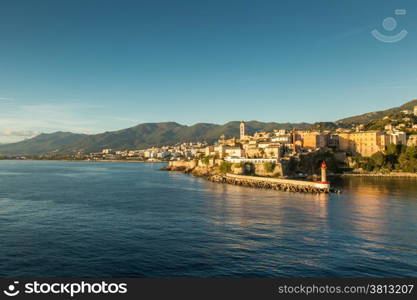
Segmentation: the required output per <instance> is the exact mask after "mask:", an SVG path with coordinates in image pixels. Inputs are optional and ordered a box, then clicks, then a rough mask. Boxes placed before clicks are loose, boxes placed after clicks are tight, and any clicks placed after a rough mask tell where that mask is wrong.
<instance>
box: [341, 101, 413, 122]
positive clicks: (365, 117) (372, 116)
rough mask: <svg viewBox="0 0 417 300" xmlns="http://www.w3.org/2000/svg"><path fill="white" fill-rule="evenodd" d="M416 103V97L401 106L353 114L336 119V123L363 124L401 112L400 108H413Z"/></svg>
mask: <svg viewBox="0 0 417 300" xmlns="http://www.w3.org/2000/svg"><path fill="white" fill-rule="evenodd" d="M415 105H417V99H416V100H412V101H409V102H407V103H405V104H403V105H401V106H397V107H393V108H390V109H386V110H381V111H374V112H370V113H366V114H362V115H358V116H353V117H349V118H345V119H341V120H338V121H337V122H336V123H342V124H363V123H366V122H369V121H372V120H376V119H381V118H383V117H386V116H390V115H393V114H396V113H399V112H401V111H402V110H413V108H414V106H415Z"/></svg>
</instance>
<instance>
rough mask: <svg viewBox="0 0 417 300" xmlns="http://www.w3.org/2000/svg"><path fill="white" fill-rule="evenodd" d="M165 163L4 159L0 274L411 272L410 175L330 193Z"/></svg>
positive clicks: (413, 207) (414, 191) (415, 239)
mask: <svg viewBox="0 0 417 300" xmlns="http://www.w3.org/2000/svg"><path fill="white" fill-rule="evenodd" d="M160 167H161V165H160V164H137V163H86V162H31V161H0V276H1V277H17V276H38V277H41V276H42V277H43V276H50V277H55V276H62V277H67V276H68V277H69V276H74V277H80V276H83V277H90V276H98V277H173V276H181V277H188V276H189V277H282V276H285V277H294V276H297V277H312V276H314V277H316V276H319V277H353V276H355V277H368V276H377V277H388V276H390V277H407V276H414V277H416V276H417V226H416V225H417V180H416V179H374V178H351V179H346V180H343V181H341V182H339V183H338V184H340V185H341V186H342V188H343V193H342V194H340V195H330V196H329V195H310V194H299V193H287V192H278V191H269V190H257V189H251V188H247V187H238V186H232V185H222V184H217V183H211V182H208V181H206V180H204V179H201V178H195V177H192V176H188V175H184V174H180V173H169V172H162V171H159V170H158V169H159V168H160Z"/></svg>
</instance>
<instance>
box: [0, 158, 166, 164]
mask: <svg viewBox="0 0 417 300" xmlns="http://www.w3.org/2000/svg"><path fill="white" fill-rule="evenodd" d="M0 161H65V162H91V163H95V162H122V163H148V164H155V163H156V164H161V163H169V162H168V161H163V160H161V161H143V160H117V159H96V160H85V159H80V160H76V159H0Z"/></svg>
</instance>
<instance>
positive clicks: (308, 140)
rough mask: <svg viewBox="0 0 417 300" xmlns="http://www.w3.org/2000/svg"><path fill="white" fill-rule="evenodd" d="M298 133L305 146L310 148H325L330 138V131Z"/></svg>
mask: <svg viewBox="0 0 417 300" xmlns="http://www.w3.org/2000/svg"><path fill="white" fill-rule="evenodd" d="M298 135H299V136H300V139H301V141H302V145H303V147H304V148H308V149H317V148H324V147H326V146H327V142H328V140H329V139H330V134H329V133H322V132H299V133H298Z"/></svg>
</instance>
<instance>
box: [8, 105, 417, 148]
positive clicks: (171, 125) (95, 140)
mask: <svg viewBox="0 0 417 300" xmlns="http://www.w3.org/2000/svg"><path fill="white" fill-rule="evenodd" d="M414 105H417V100H413V101H410V102H407V103H405V104H404V105H401V106H398V107H394V108H391V109H387V110H384V111H376V112H371V113H366V114H362V115H358V116H353V117H349V118H345V119H341V120H338V121H335V122H318V123H314V124H309V123H275V122H267V123H265V122H258V121H249V122H246V130H247V133H248V134H253V133H255V132H256V131H272V130H273V129H334V128H336V127H338V126H343V127H347V126H351V125H352V124H357V123H366V122H369V121H371V120H375V119H379V118H383V117H385V116H388V115H391V114H394V113H397V112H400V111H402V110H406V109H407V110H412V109H413V107H414ZM239 124H240V122H239V121H232V122H228V123H226V124H223V125H218V124H211V123H197V124H194V125H192V126H187V125H181V124H178V123H175V122H162V123H144V124H139V125H137V126H134V127H130V128H126V129H122V130H117V131H110V132H104V133H100V134H93V135H87V134H77V133H71V132H54V133H48V134H46V133H43V134H40V135H38V136H36V137H33V138H31V139H28V140H24V141H20V142H17V143H11V144H1V145H0V155H42V154H53V153H60V154H70V153H77V152H82V153H90V152H98V151H101V150H102V149H105V148H111V149H116V150H126V149H143V148H147V147H151V146H162V145H172V144H176V143H179V142H197V141H206V142H208V143H212V142H214V141H215V140H217V139H218V138H219V136H220V135H222V134H224V135H225V136H226V137H237V136H239Z"/></svg>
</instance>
